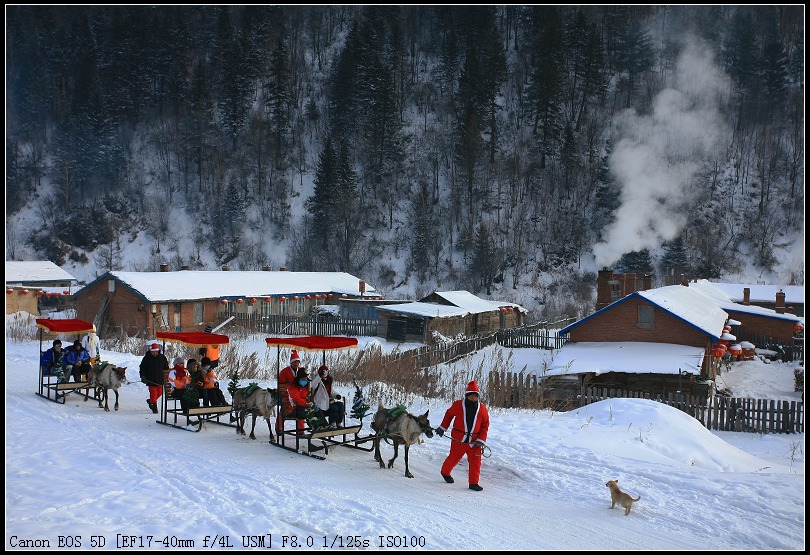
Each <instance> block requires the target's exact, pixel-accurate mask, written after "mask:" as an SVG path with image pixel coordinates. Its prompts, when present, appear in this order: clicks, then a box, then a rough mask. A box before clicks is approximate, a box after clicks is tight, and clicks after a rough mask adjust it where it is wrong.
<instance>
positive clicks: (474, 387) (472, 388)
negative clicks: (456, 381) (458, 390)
mask: <svg viewBox="0 0 810 555" xmlns="http://www.w3.org/2000/svg"><path fill="white" fill-rule="evenodd" d="M470 393H475V394H476V395H480V394H481V392H480V391H478V384H477V383H475V380H473V381H471V382H470V383H468V384H467V390H466V391H465V392H464V395H469V394H470Z"/></svg>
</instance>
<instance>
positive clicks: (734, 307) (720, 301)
mask: <svg viewBox="0 0 810 555" xmlns="http://www.w3.org/2000/svg"><path fill="white" fill-rule="evenodd" d="M717 285H718V284H716V283H713V282H710V281H708V280H705V279H699V280H697V281H695V282H690V283H689V287H687V288H686V289H696V290H699V291H701V292H703V293H704V294H705V295H707V296H708V297H710V298H711V299H712V300H713V301H714V302H715V303H716V304H717V306H719V307H720V308H722V309H723V310H726V311H732V312H739V313H743V314H753V315H757V316H766V317H768V318H776V319H778V320H790V321H793V322H798V321H801V320H802V319H801V318H799V317H798V316H796V315H795V314H790V313H789V312H785V313H782V314H780V313H779V312H776V311H775V310H773V309H772V308H763V307H761V306H756V305H744V304H738V303H736V302H734V301H733V300H732V299H731V297H729V295H728V294H727V293H726V291H725V290H724V289H723V288H720V287H717ZM802 290H804V287H802ZM802 295H803V293H802ZM772 300H775V299H772ZM802 302H804V301H802ZM742 324H743V325H745V322H742Z"/></svg>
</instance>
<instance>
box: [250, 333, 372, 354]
mask: <svg viewBox="0 0 810 555" xmlns="http://www.w3.org/2000/svg"><path fill="white" fill-rule="evenodd" d="M264 341H265V342H266V343H267V346H268V347H290V348H292V349H301V350H302V351H334V350H338V349H356V348H357V338H355V337H333V336H327V335H308V336H306V337H268V338H267V339H265V340H264Z"/></svg>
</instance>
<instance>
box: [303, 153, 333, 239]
mask: <svg viewBox="0 0 810 555" xmlns="http://www.w3.org/2000/svg"><path fill="white" fill-rule="evenodd" d="M339 172H340V169H339V161H338V157H337V152H336V151H335V147H334V145H333V144H332V138H331V137H327V138H326V143H325V144H324V146H323V151H321V155H320V156H319V157H318V165H317V168H316V170H315V191H314V193H313V195H312V196H311V197H310V198H309V199H307V210H308V212H309V213H310V215H311V216H312V236H313V238H315V239H316V240H318V241H320V243H321V246H322V248H323V249H324V250H326V249H327V248H328V246H329V238H330V236H331V234H332V233H333V226H334V221H333V219H332V204H333V203H334V202H335V201H336V199H337V197H338V190H339V187H340V185H339V180H340V174H339Z"/></svg>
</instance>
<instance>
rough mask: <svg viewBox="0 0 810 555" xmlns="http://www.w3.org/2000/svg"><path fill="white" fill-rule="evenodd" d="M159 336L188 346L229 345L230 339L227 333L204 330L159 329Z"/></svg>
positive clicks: (167, 340)
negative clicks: (175, 330) (177, 330)
mask: <svg viewBox="0 0 810 555" xmlns="http://www.w3.org/2000/svg"><path fill="white" fill-rule="evenodd" d="M157 338H158V339H162V340H163V341H166V342H168V343H180V344H182V345H186V346H187V347H204V346H206V345H227V344H228V343H229V342H230V340H229V339H228V336H227V335H220V334H218V333H205V332H202V331H187V332H170V331H159V332H157Z"/></svg>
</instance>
